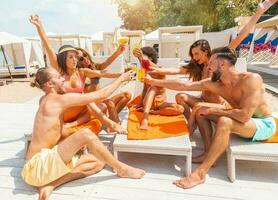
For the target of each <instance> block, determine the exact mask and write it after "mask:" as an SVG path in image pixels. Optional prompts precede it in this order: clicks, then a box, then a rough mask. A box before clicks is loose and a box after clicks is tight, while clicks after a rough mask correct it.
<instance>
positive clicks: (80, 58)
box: [78, 54, 88, 62]
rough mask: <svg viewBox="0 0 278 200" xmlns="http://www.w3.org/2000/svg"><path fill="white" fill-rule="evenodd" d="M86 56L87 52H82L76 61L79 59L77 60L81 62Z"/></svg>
mask: <svg viewBox="0 0 278 200" xmlns="http://www.w3.org/2000/svg"><path fill="white" fill-rule="evenodd" d="M86 57H88V55H87V54H83V56H80V57H79V58H78V61H79V62H82V61H84V60H85V58H86Z"/></svg>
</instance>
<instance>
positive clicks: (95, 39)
mask: <svg viewBox="0 0 278 200" xmlns="http://www.w3.org/2000/svg"><path fill="white" fill-rule="evenodd" d="M103 33H104V32H103V31H100V32H97V33H95V34H93V35H92V36H91V40H92V51H93V52H92V56H103V55H104V41H103Z"/></svg>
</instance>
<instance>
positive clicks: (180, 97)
mask: <svg viewBox="0 0 278 200" xmlns="http://www.w3.org/2000/svg"><path fill="white" fill-rule="evenodd" d="M175 98H176V102H177V103H178V104H184V103H186V100H187V98H186V94H177V95H176V96H175Z"/></svg>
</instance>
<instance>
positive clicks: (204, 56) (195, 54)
mask: <svg viewBox="0 0 278 200" xmlns="http://www.w3.org/2000/svg"><path fill="white" fill-rule="evenodd" d="M191 54H192V59H193V60H194V61H195V62H196V63H198V64H199V65H201V64H204V63H207V62H208V59H209V57H208V53H207V52H206V51H202V50H201V48H200V46H197V47H193V48H192V51H191Z"/></svg>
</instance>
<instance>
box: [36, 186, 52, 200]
mask: <svg viewBox="0 0 278 200" xmlns="http://www.w3.org/2000/svg"><path fill="white" fill-rule="evenodd" d="M53 190H54V186H51V185H46V186H43V187H40V188H39V200H47V199H49V197H50V195H51V193H52V191H53Z"/></svg>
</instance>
